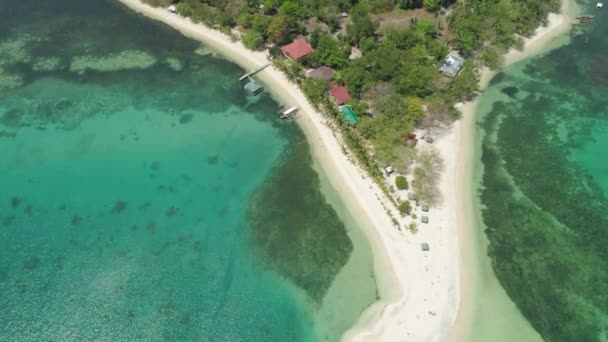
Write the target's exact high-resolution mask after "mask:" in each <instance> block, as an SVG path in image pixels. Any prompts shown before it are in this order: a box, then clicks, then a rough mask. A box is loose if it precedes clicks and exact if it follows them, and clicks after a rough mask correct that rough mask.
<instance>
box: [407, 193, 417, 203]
mask: <svg viewBox="0 0 608 342" xmlns="http://www.w3.org/2000/svg"><path fill="white" fill-rule="evenodd" d="M407 199H408V200H410V201H415V200H416V195H414V193H413V192H409V193H408V194H407Z"/></svg>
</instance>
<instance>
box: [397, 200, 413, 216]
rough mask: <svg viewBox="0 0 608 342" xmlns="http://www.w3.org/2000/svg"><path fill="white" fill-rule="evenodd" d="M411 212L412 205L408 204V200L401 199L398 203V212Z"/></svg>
mask: <svg viewBox="0 0 608 342" xmlns="http://www.w3.org/2000/svg"><path fill="white" fill-rule="evenodd" d="M411 212H412V207H411V206H410V201H403V202H401V203H400V204H399V214H401V216H406V215H409V214H410V213H411Z"/></svg>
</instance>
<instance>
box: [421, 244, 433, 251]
mask: <svg viewBox="0 0 608 342" xmlns="http://www.w3.org/2000/svg"><path fill="white" fill-rule="evenodd" d="M420 249H422V251H424V252H428V251H430V250H431V247H429V244H428V243H426V242H423V243H421V244H420Z"/></svg>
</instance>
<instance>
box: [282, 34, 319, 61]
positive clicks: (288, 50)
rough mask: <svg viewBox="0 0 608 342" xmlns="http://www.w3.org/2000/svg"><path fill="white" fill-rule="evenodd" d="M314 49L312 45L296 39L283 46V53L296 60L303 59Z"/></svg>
mask: <svg viewBox="0 0 608 342" xmlns="http://www.w3.org/2000/svg"><path fill="white" fill-rule="evenodd" d="M314 51H315V49H313V48H312V46H310V45H309V44H308V43H307V42H305V41H303V40H301V39H295V40H294V41H293V42H291V43H289V44H287V45H285V46H283V47H282V48H281V53H283V55H284V56H285V57H288V58H291V59H294V60H296V61H299V60H301V59H302V58H304V57H306V56H308V55H309V54H311V53H313V52H314Z"/></svg>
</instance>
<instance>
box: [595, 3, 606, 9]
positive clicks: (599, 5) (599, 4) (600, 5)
mask: <svg viewBox="0 0 608 342" xmlns="http://www.w3.org/2000/svg"><path fill="white" fill-rule="evenodd" d="M595 6H596V7H597V8H603V7H604V4H603V3H601V2H598V3H597V4H596V5H595Z"/></svg>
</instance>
